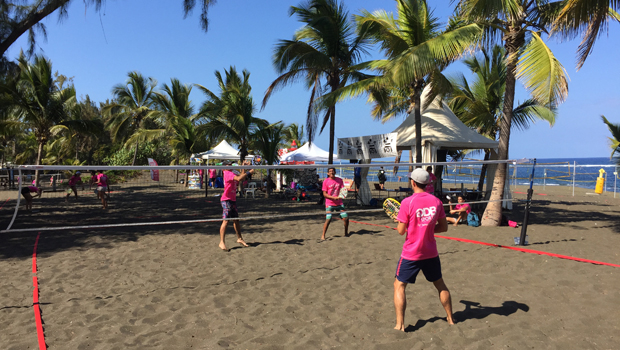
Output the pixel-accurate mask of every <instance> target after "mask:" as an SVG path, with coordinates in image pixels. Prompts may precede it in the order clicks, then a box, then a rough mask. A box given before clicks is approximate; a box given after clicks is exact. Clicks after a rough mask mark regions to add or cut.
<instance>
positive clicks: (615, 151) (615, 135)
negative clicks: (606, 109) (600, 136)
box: [601, 115, 620, 166]
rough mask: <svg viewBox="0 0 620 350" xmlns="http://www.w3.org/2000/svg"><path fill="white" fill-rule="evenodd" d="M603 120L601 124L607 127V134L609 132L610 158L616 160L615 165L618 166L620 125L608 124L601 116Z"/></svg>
mask: <svg viewBox="0 0 620 350" xmlns="http://www.w3.org/2000/svg"><path fill="white" fill-rule="evenodd" d="M601 118H602V119H603V123H605V125H607V127H608V128H609V132H611V136H612V137H610V138H609V142H610V147H611V158H614V155H615V158H616V164H618V166H620V124H613V123H610V122H609V120H607V118H605V116H604V115H601Z"/></svg>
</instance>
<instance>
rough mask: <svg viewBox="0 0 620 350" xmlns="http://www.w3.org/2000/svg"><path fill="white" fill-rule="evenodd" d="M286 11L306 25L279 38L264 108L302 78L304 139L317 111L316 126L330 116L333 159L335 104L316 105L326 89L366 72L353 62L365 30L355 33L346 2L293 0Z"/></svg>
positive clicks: (362, 50) (314, 128)
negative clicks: (295, 1)
mask: <svg viewBox="0 0 620 350" xmlns="http://www.w3.org/2000/svg"><path fill="white" fill-rule="evenodd" d="M289 14H290V15H291V16H292V15H296V16H297V17H298V18H299V21H300V22H302V23H304V24H305V25H304V27H302V28H301V29H299V30H298V31H297V32H295V34H294V36H293V39H292V40H280V41H279V42H278V44H277V45H276V47H275V50H274V55H273V64H274V66H275V68H276V71H277V72H278V74H281V75H280V76H279V77H278V78H277V79H276V80H274V81H273V83H271V85H270V86H269V88H268V89H267V91H266V92H265V97H264V99H263V106H262V107H263V108H265V105H266V104H267V101H268V100H269V98H270V97H271V95H272V94H273V93H274V92H275V91H276V90H278V89H280V88H282V87H284V86H286V85H288V84H291V83H293V82H296V81H299V80H304V81H305V83H306V86H307V87H308V88H311V94H310V102H309V104H308V113H307V117H306V131H307V133H308V142H310V143H312V141H313V140H314V137H315V134H316V131H317V128H318V126H319V124H318V118H319V114H320V113H322V112H325V113H324V115H323V118H322V121H321V124H320V126H321V127H320V132H322V131H323V129H324V128H325V126H326V125H327V123H328V122H329V160H328V163H329V164H332V163H333V153H334V138H335V132H336V105H335V103H333V104H328V105H325V106H320V107H319V106H317V105H315V101H316V100H318V99H319V98H320V97H321V96H322V95H323V93H324V92H325V91H330V92H333V91H336V90H337V89H340V88H342V87H344V86H346V85H347V84H349V83H351V82H356V81H359V80H362V79H365V78H367V75H366V74H363V73H361V72H360V71H359V70H357V69H356V68H354V66H355V65H356V64H357V63H358V62H360V57H361V56H362V55H363V54H366V53H367V52H366V46H367V40H366V36H365V35H364V34H361V35H355V31H354V27H353V25H352V24H351V22H350V21H349V19H348V12H347V11H346V10H345V8H344V5H343V4H342V3H341V4H338V2H337V1H336V0H309V1H307V2H304V3H302V4H301V5H299V6H292V7H291V9H290V11H289Z"/></svg>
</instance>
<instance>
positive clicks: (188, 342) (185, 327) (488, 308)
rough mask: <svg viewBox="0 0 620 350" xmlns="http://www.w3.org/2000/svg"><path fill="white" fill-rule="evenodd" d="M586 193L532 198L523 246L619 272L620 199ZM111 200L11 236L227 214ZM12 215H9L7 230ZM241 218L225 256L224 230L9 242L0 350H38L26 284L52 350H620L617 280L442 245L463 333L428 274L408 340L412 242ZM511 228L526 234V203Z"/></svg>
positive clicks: (29, 217)
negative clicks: (406, 272) (401, 287)
mask: <svg viewBox="0 0 620 350" xmlns="http://www.w3.org/2000/svg"><path fill="white" fill-rule="evenodd" d="M525 191H526V189H525V188H524V187H523V188H517V189H516V191H515V198H516V199H521V200H522V199H524V198H525V194H524V193H525ZM587 192H591V191H589V190H581V189H577V193H576V195H575V196H574V197H573V196H572V193H571V192H570V191H568V190H567V189H566V188H557V187H556V188H551V187H547V188H546V190H545V191H542V189H540V190H539V189H536V191H535V194H534V198H533V204H532V211H531V216H530V226H529V227H528V235H529V243H530V244H529V246H528V247H527V248H528V249H532V250H536V251H542V252H549V253H554V254H560V255H566V256H572V257H577V258H583V259H589V260H596V261H600V262H605V263H611V264H616V265H620V196H619V197H618V198H613V193H605V194H603V195H601V196H594V195H588V194H586V193H587ZM113 198H114V199H113V200H112V201H111V203H110V209H109V211H108V212H107V213H105V214H97V213H98V212H97V208H98V206H97V203H95V202H94V198H83V199H81V201H80V202H78V203H79V204H76V206H75V207H67V206H64V205H61V204H58V205H55V202H54V201H58V202H59V203H60V200H59V199H54V198H43V199H41V202H37V200H35V209H38V210H39V211H38V212H37V213H32V214H27V213H21V212H20V215H19V216H18V220H16V223H15V225H14V228H25V227H45V226H49V224H54V225H58V226H60V225H62V224H87V223H101V222H122V221H123V220H127V221H131V222H140V220H144V221H145V222H147V221H148V220H152V221H164V220H174V219H182V220H183V219H191V218H194V219H196V218H203V217H204V218H206V217H211V218H217V217H218V216H219V213H220V212H219V202H218V201H217V198H215V197H208V198H200V197H195V198H190V199H186V200H185V201H190V200H191V201H194V202H192V203H193V204H192V206H191V207H189V208H187V207H186V208H184V207H181V206H179V205H178V203H175V201H176V199H175V198H173V196H168V197H166V198H165V199H163V200H159V201H158V202H155V198H156V196H155V195H153V197H149V196H147V195H146V194H145V195H144V196H142V197H141V198H139V199H135V201H136V202H132V201H133V200H134V199H129V198H127V200H125V201H123V200H122V194H118V195H117V196H116V197H113ZM3 202H4V200H3ZM11 203H12V201H8V203H7V204H6V206H5V207H4V208H2V209H0V223H1V224H2V228H3V229H4V228H5V227H6V225H7V224H8V220H9V219H10V216H11V215H12V213H13V208H14V202H13V207H12V206H11ZM166 206H169V208H168V210H166V211H163V212H160V211H158V212H157V214H152V215H150V214H149V210H151V209H149V208H159V209H161V208H165V207H166ZM351 209H352V210H355V209H364V208H359V207H352V208H351ZM153 210H154V209H152V211H153ZM239 210H240V213H241V215H242V216H250V215H260V216H262V219H256V220H250V221H245V222H243V234H244V238H245V239H246V241H247V242H248V243H249V244H250V247H247V248H246V247H241V246H240V245H238V244H236V243H235V240H234V234H233V231H232V229H229V235H228V236H227V244H228V245H229V247H230V248H232V249H231V250H230V251H229V252H228V253H225V252H223V251H221V250H220V249H219V248H218V246H217V244H218V228H219V223H187V224H173V225H158V226H135V227H117V228H109V229H87V230H55V231H40V232H36V231H35V232H8V233H3V234H1V235H0V329H2V332H0V348H1V349H10V350H17V349H37V348H38V343H37V332H36V328H35V327H36V325H35V316H34V313H33V281H32V276H33V275H36V276H37V278H38V288H39V306H40V308H41V316H42V320H43V327H44V334H45V341H46V343H47V346H48V348H49V349H504V348H514V349H525V348H534V349H617V348H618V341H619V340H620V339H619V334H620V322H618V321H617V315H618V313H619V311H620V293H618V289H619V288H620V267H614V266H605V265H596V264H591V263H584V262H577V261H571V260H566V259H560V258H556V257H551V256H546V255H538V254H532V253H524V252H518V251H514V250H510V249H505V248H501V247H492V246H486V245H481V244H476V243H468V242H461V241H456V240H451V239H446V238H438V239H437V240H438V247H439V253H440V257H441V260H442V267H443V273H444V279H445V281H446V284H447V286H448V287H449V288H450V290H451V293H452V300H453V309H454V317H455V319H456V321H457V324H456V325H453V326H450V325H448V324H447V323H446V321H445V314H444V311H443V308H442V307H441V304H440V303H439V301H438V298H437V294H436V291H435V289H434V288H433V286H432V284H430V283H428V282H426V281H425V280H424V278H423V277H419V278H418V282H417V283H416V284H414V285H409V286H408V288H407V300H408V307H407V313H406V319H405V322H406V324H407V325H408V327H407V332H405V333H402V332H398V331H395V330H394V329H393V326H394V322H395V317H394V307H393V288H392V282H393V278H394V270H395V267H396V262H397V260H398V258H399V255H400V251H401V247H402V243H403V237H401V236H399V235H398V234H397V233H396V231H394V230H393V229H391V228H388V227H394V223H393V222H391V220H390V219H388V218H387V216H385V214H383V212H381V211H374V212H372V211H368V212H359V213H351V214H350V218H351V220H352V222H351V226H350V232H351V237H348V238H346V237H344V235H343V231H342V224H341V223H340V222H333V223H332V225H331V226H330V229H329V231H328V233H327V236H328V239H327V241H324V242H322V241H320V239H319V238H320V235H321V228H322V224H323V217H322V216H321V215H320V212H321V207H320V206H317V205H316V204H314V203H311V202H307V203H303V202H302V203H297V202H290V203H289V202H284V201H283V200H276V199H264V198H256V199H248V200H240V201H239ZM87 213H91V214H88V215H87ZM93 213H94V214H93ZM162 213H163V214H162ZM308 213H310V214H317V213H318V214H319V215H306V214H308ZM95 214H96V215H95ZM282 214H292V215H291V216H288V217H285V218H282V217H280V216H281V215H282ZM507 215H508V216H509V217H510V218H511V219H512V220H515V221H517V222H519V223H521V221H522V217H523V202H516V203H515V207H514V209H513V210H512V211H511V212H507ZM156 216H158V217H156ZM46 224H48V225H46ZM385 226H388V227H385ZM519 234H520V228H519V229H514V228H511V227H493V228H489V227H477V228H474V227H467V226H458V227H452V226H450V228H449V230H448V232H447V233H445V234H442V235H441V236H446V237H455V238H464V239H468V240H473V241H480V242H487V243H493V244H497V245H503V246H514V243H513V237H516V236H519ZM37 237H38V245H37V251H36V254H37V255H36V267H37V270H36V274H33V267H32V264H33V249H34V245H35V241H36V240H37Z"/></svg>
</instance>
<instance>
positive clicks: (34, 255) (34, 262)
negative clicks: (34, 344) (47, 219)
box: [32, 232, 47, 350]
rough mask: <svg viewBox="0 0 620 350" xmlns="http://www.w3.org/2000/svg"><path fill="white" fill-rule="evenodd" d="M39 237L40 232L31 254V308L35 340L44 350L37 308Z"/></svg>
mask: <svg viewBox="0 0 620 350" xmlns="http://www.w3.org/2000/svg"><path fill="white" fill-rule="evenodd" d="M39 237H41V232H39V234H37V239H36V240H35V241H34V250H33V252H32V273H33V274H34V276H32V285H33V286H34V290H33V292H32V307H33V309H34V321H35V323H36V328H37V339H38V341H39V350H46V349H47V345H46V344H45V335H44V333H43V320H42V319H41V307H40V306H39V279H38V278H37V276H36V274H37V247H38V246H39Z"/></svg>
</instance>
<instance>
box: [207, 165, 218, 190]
mask: <svg viewBox="0 0 620 350" xmlns="http://www.w3.org/2000/svg"><path fill="white" fill-rule="evenodd" d="M216 177H217V170H215V169H209V183H210V185H211V188H215V178H216Z"/></svg>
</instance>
